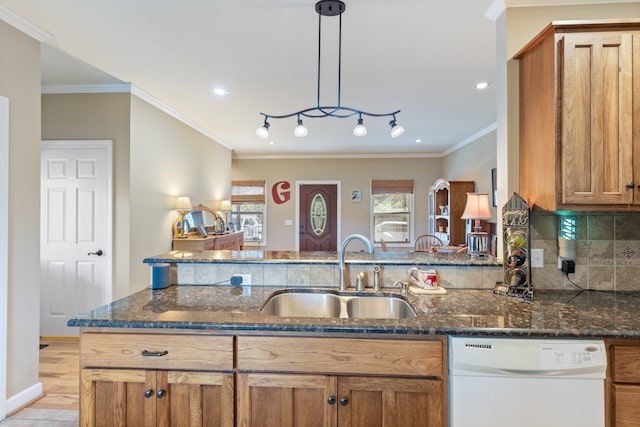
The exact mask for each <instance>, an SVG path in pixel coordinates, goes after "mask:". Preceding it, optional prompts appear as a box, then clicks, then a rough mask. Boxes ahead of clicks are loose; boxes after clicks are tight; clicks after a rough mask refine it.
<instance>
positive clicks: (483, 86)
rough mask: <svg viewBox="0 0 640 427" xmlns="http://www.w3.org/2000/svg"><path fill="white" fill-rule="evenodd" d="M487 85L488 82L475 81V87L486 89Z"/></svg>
mask: <svg viewBox="0 0 640 427" xmlns="http://www.w3.org/2000/svg"><path fill="white" fill-rule="evenodd" d="M488 87H489V82H479V83H476V85H475V88H476V89H478V90H482V89H486V88H488Z"/></svg>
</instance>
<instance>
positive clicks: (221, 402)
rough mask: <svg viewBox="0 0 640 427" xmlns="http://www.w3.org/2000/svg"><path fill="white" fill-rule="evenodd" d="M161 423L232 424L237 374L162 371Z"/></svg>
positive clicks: (199, 426) (174, 425)
mask: <svg viewBox="0 0 640 427" xmlns="http://www.w3.org/2000/svg"><path fill="white" fill-rule="evenodd" d="M156 381H157V389H158V390H165V391H166V394H165V395H164V396H163V397H162V398H158V399H157V405H158V407H157V420H158V421H157V425H158V426H171V427H181V426H184V427H205V426H206V427H232V426H233V415H234V411H233V400H234V395H233V393H234V390H233V374H231V373H218V372H190V371H168V372H166V371H158V373H157V377H156Z"/></svg>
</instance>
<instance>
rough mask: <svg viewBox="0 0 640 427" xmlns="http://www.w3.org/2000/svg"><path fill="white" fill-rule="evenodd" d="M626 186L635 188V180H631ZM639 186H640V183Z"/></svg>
mask: <svg viewBox="0 0 640 427" xmlns="http://www.w3.org/2000/svg"><path fill="white" fill-rule="evenodd" d="M626 187H627V188H633V187H635V185H634V184H633V182H630V183H628V184H627V185H626ZM638 187H640V185H639V186H638Z"/></svg>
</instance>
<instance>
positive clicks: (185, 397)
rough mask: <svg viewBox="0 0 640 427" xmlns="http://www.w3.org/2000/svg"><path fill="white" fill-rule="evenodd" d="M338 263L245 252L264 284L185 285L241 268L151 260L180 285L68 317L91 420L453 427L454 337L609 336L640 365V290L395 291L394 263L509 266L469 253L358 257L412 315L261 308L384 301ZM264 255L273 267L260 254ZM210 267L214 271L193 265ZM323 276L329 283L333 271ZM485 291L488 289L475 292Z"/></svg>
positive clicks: (323, 257) (354, 266)
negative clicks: (332, 297) (278, 296)
mask: <svg viewBox="0 0 640 427" xmlns="http://www.w3.org/2000/svg"><path fill="white" fill-rule="evenodd" d="M245 252H247V251H245ZM249 252H250V251H249ZM331 256H333V254H332V255H328V254H326V253H324V254H321V253H317V254H311V255H308V254H305V255H296V253H285V254H279V253H259V254H258V253H256V254H252V255H250V254H244V257H245V261H246V265H245V267H246V270H244V271H238V272H237V273H242V274H246V271H249V270H250V269H251V268H259V267H262V268H263V270H262V271H263V275H262V276H261V277H260V276H259V275H253V273H251V274H252V279H254V278H255V279H256V281H257V280H262V281H263V284H257V283H255V282H254V284H252V285H245V286H228V285H215V286H211V285H209V286H207V285H202V284H200V285H198V284H193V283H192V284H186V283H188V282H189V281H190V280H194V281H196V280H195V279H197V280H201V281H205V280H207V278H209V277H212V275H214V273H213V271H214V267H217V268H218V269H223V270H224V269H225V268H228V269H229V270H227V271H225V272H224V274H223V275H222V276H220V277H225V275H229V274H236V272H235V271H233V269H234V268H237V266H238V265H239V264H242V260H238V259H237V258H233V256H232V254H231V252H227V251H214V252H206V251H205V252H202V253H192V254H191V255H186V254H183V253H182V254H178V253H176V252H170V253H168V254H163V255H160V256H157V257H151V258H148V259H147V260H145V261H146V262H149V263H156V262H167V261H170V260H172V259H175V258H178V259H179V260H180V261H175V262H174V265H173V268H174V269H175V271H174V275H175V278H176V279H177V281H178V282H181V284H179V285H177V286H175V285H174V286H170V287H168V288H165V289H159V290H152V289H144V290H141V291H139V292H136V293H134V294H132V295H130V296H128V297H125V298H122V299H120V300H117V301H114V302H112V303H110V304H107V305H105V306H102V307H98V308H96V309H95V310H92V311H91V312H88V313H85V314H82V315H79V316H77V317H75V318H73V319H71V320H70V321H69V323H68V324H69V325H70V326H77V327H80V328H81V337H80V352H81V357H80V360H81V362H80V363H81V425H83V426H85V425H86V426H90V425H99V420H101V419H108V420H110V421H113V422H115V421H114V417H116V418H118V420H117V421H118V422H122V424H126V425H139V424H143V423H145V424H146V425H180V422H181V421H182V422H185V423H187V424H188V425H200V423H201V422H202V423H204V421H207V422H212V421H214V422H213V425H224V426H233V425H255V426H270V425H273V426H276V425H287V424H288V425H298V424H299V422H298V420H301V419H304V420H310V419H312V420H314V423H312V425H322V426H325V425H338V426H342V425H347V426H348V425H354V423H353V421H354V420H358V421H360V422H363V421H364V422H365V424H369V425H375V424H376V423H377V422H379V421H380V420H381V419H383V418H384V419H392V420H393V422H394V423H395V425H403V426H412V425H415V426H418V425H420V426H422V425H434V426H446V425H447V424H448V400H447V399H448V349H447V337H448V336H449V335H474V336H520V337H549V338H554V337H563V338H582V337H590V338H593V337H596V338H609V339H610V341H609V343H610V345H608V349H609V350H610V351H611V352H612V353H615V354H616V356H615V358H614V359H612V360H613V362H612V363H611V364H612V366H617V365H619V364H620V363H622V364H624V363H625V362H624V361H625V360H633V359H629V357H630V356H628V354H629V351H631V352H633V351H637V349H638V347H637V346H635V345H628V344H630V343H631V344H633V343H637V341H635V340H634V339H640V319H639V318H638V316H637V313H638V310H639V309H640V293H635V292H634V293H603V292H580V291H554V290H541V291H536V294H535V298H534V300H533V302H523V301H521V300H519V299H514V298H509V297H505V296H502V295H496V294H494V293H493V292H492V289H491V288H487V287H485V286H484V284H483V282H482V281H481V282H471V283H466V284H463V285H462V286H460V287H459V288H457V289H456V288H449V289H448V292H447V293H446V294H444V295H413V294H412V293H411V292H409V293H408V294H407V295H403V294H402V290H401V289H400V288H395V287H387V286H386V284H387V283H388V282H389V281H391V280H393V279H395V272H396V270H394V269H396V268H397V269H398V270H397V272H398V274H400V273H402V274H406V269H407V268H408V267H410V266H414V265H418V266H420V267H422V266H433V267H435V268H436V269H437V270H438V272H439V273H440V271H441V270H442V269H451V270H450V271H448V270H447V273H445V274H444V277H447V276H448V275H449V276H451V277H454V276H455V277H456V278H457V277H458V273H459V272H460V271H462V277H467V278H475V279H482V280H484V279H483V277H485V276H489V277H491V278H492V279H491V280H494V283H495V275H496V274H498V273H501V271H502V267H501V266H500V265H499V264H498V263H496V262H495V261H491V260H481V261H474V263H473V264H471V265H473V267H472V266H471V265H469V264H465V263H464V261H467V260H468V259H466V258H464V257H463V258H462V259H456V258H455V257H444V256H443V257H442V259H438V257H439V256H440V255H436V256H435V257H433V258H427V257H429V256H432V255H429V254H410V255H407V257H406V258H405V259H404V260H397V259H395V260H394V259H391V257H390V256H388V255H385V254H372V255H369V254H360V253H357V254H349V255H348V256H347V268H350V269H351V270H353V271H350V276H354V275H355V273H356V270H359V269H362V270H363V271H369V270H370V269H371V267H372V266H373V265H379V266H380V267H381V268H382V270H383V276H382V277H383V278H385V277H388V279H387V278H385V279H384V286H383V289H382V291H381V292H380V293H379V294H377V296H387V297H395V298H398V299H401V300H403V301H404V300H406V301H407V302H408V303H409V304H410V305H411V306H412V307H413V309H414V310H415V314H416V315H415V316H413V317H405V318H399V319H374V318H365V317H347V318H345V317H335V316H334V317H287V316H274V315H268V314H264V313H262V312H261V310H260V309H261V308H262V307H263V305H264V304H265V302H266V301H267V300H268V299H269V298H270V296H271V295H272V294H273V293H274V292H281V291H282V290H283V289H284V291H285V292H293V291H295V292H299V293H305V292H306V293H323V294H326V293H328V294H331V293H334V294H341V295H349V296H356V295H357V296H361V297H363V298H366V297H375V296H376V295H373V292H372V290H371V289H367V290H366V291H365V292H355V291H354V290H353V289H351V288H350V289H349V290H348V291H346V292H342V293H341V292H338V290H337V286H336V285H335V283H336V282H335V281H334V282H329V281H326V280H329V279H327V278H331V277H333V278H334V279H335V275H336V274H338V273H339V270H337V271H338V273H336V267H337V266H336V258H335V257H334V258H333V259H330V258H331ZM260 257H261V258H262V262H260V260H258V259H256V258H260ZM422 257H425V258H422ZM314 258H315V259H314ZM387 258H388V259H387ZM189 259H190V260H191V262H189V261H187V260H189ZM427 260H428V261H430V262H427ZM185 261H186V262H185ZM269 264H271V265H270V267H274V268H276V270H277V269H278V268H284V271H283V272H281V273H283V274H278V273H277V272H276V273H274V272H268V270H269V269H265V268H266V266H267V265H269ZM203 266H204V267H206V268H210V269H211V270H210V271H206V270H197V268H196V269H195V270H193V268H195V267H203ZM290 267H296V269H298V268H299V269H303V270H304V271H305V272H308V273H305V274H307V275H305V274H302V275H299V274H296V273H299V271H297V270H296V269H294V270H296V273H294V272H293V271H288V269H289V268H290ZM314 267H321V268H320V270H317V271H316V270H314V269H313V268H314ZM323 268H326V269H327V271H326V272H324V274H326V275H328V276H323V275H322V269H323ZM183 269H184V271H182V270H183ZM465 269H469V271H471V270H474V269H476V270H477V269H479V270H480V271H481V273H477V272H476V273H470V272H469V273H466V270H465ZM485 269H486V271H483V270H485ZM494 270H495V271H494ZM256 271H257V270H256ZM454 271H455V273H456V274H455V275H454ZM258 272H259V271H258ZM216 274H217V273H216ZM256 274H257V273H256ZM272 274H273V275H274V277H279V278H282V277H284V278H285V279H287V280H286V283H285V282H281V285H280V286H268V285H266V284H265V283H267V282H269V281H270V280H275V279H274V278H273V277H272V276H271V275H272ZM332 274H333V276H332ZM498 276H499V274H498ZM227 277H228V276H227ZM446 280H453V279H446ZM456 280H457V279H456ZM463 280H466V279H463ZM315 281H324V283H325V286H320V285H319V284H315V283H312V282H315ZM290 282H301V283H302V285H300V284H298V285H296V284H295V283H290ZM211 283H215V282H211ZM332 284H333V286H330V287H329V285H332ZM392 284H393V283H392ZM455 284H457V285H460V282H459V281H457V282H456V283H455ZM328 287H329V288H328ZM478 287H480V288H482V287H485V288H484V289H473V288H478ZM614 350H615V351H614ZM632 354H633V353H632ZM618 361H619V362H618ZM612 369H613V368H612ZM612 372H613V371H612ZM616 378H618V379H619V378H620V377H613V376H611V377H610V378H608V379H607V388H608V390H609V389H610V390H611V393H615V389H616V387H618V388H619V387H620V385H619V384H617V383H615V381H616ZM626 386H627V387H628V385H626ZM618 391H619V390H618ZM624 392H625V393H624V394H623V393H622V392H620V393H619V394H618V396H619V398H618V399H617V403H615V404H616V405H620V404H622V403H624V401H625V397H628V396H629V394H628V389H625V390H624ZM627 401H629V399H628V398H627ZM621 402H622V403H621ZM631 402H633V399H632V400H631ZM616 408H617V407H616ZM630 408H633V406H630ZM617 409H618V412H620V411H621V410H622V409H621V408H617ZM631 410H633V409H631ZM610 412H612V411H610Z"/></svg>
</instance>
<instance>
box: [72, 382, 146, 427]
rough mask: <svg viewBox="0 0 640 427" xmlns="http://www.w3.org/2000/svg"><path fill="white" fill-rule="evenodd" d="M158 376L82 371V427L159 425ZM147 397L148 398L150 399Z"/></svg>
mask: <svg viewBox="0 0 640 427" xmlns="http://www.w3.org/2000/svg"><path fill="white" fill-rule="evenodd" d="M155 392H156V373H155V372H154V371H144V370H134V369H82V370H81V371H80V425H81V426H83V427H89V426H95V427H100V426H105V427H120V426H122V427H125V426H155V425H156V399H155ZM147 396H148V397H147Z"/></svg>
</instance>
